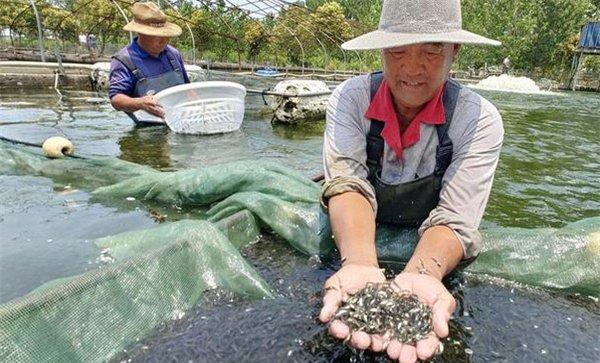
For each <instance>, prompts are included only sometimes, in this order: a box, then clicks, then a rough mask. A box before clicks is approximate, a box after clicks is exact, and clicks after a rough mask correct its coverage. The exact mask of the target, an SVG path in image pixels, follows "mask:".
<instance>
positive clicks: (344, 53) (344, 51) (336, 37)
mask: <svg viewBox="0 0 600 363" xmlns="http://www.w3.org/2000/svg"><path fill="white" fill-rule="evenodd" d="M266 1H276V2H278V3H280V5H282V6H285V5H288V6H293V7H301V6H300V5H298V4H296V3H287V2H285V1H282V0H266ZM301 8H302V9H304V10H306V11H307V12H309V13H313V12H314V10H310V9H308V8H306V7H301ZM319 32H320V33H321V34H323V35H325V36H326V37H327V38H329V39H330V40H334V38H332V37H331V36H329V35H328V34H327V33H325V32H322V31H320V30H319ZM335 39H336V40H337V41H343V39H341V38H340V37H339V36H335ZM338 48H340V50H341V51H342V56H343V57H344V62H345V63H347V62H348V58H347V55H346V50H345V49H344V48H342V46H341V44H340V45H338ZM352 53H354V54H355V55H356V56H357V57H358V60H359V62H360V64H361V66H363V67H364V61H363V58H362V57H361V56H360V52H359V51H353V52H352Z"/></svg>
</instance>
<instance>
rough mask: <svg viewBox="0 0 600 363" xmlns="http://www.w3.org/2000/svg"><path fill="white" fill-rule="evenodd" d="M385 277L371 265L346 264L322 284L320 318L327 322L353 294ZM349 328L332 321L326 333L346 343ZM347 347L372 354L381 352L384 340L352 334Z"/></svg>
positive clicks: (361, 334) (358, 333)
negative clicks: (368, 351) (368, 349)
mask: <svg viewBox="0 0 600 363" xmlns="http://www.w3.org/2000/svg"><path fill="white" fill-rule="evenodd" d="M383 282H385V276H384V274H383V270H382V269H380V268H378V267H375V266H370V265H361V264H354V263H348V264H346V265H344V266H343V267H342V268H341V269H340V270H339V271H337V272H336V273H335V274H334V275H333V276H331V277H330V278H329V279H327V281H326V282H325V294H324V296H323V308H322V309H321V313H320V314H319V319H320V320H321V321H322V322H323V323H328V322H330V321H331V320H332V319H333V317H334V315H335V312H336V311H337V309H338V308H339V307H340V306H341V304H342V303H343V302H344V301H346V300H347V299H348V297H349V296H350V295H352V294H355V293H357V292H358V291H359V290H362V289H363V288H365V287H366V286H367V284H368V283H383ZM350 333H351V332H350V328H349V327H348V326H347V325H346V324H344V323H342V322H341V321H339V320H334V321H331V324H330V325H329V334H331V335H332V336H334V337H335V338H338V339H342V340H345V339H347V338H348V336H349V335H350ZM350 344H351V345H352V346H354V347H355V348H358V349H367V348H369V347H370V348H371V349H372V350H375V351H381V350H383V339H382V338H380V337H372V336H369V335H368V334H367V333H365V332H354V333H352V336H351V337H350Z"/></svg>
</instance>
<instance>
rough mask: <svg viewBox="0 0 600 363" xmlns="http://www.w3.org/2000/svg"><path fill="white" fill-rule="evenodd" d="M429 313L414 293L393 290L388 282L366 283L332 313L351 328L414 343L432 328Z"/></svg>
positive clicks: (428, 309) (430, 314)
mask: <svg viewBox="0 0 600 363" xmlns="http://www.w3.org/2000/svg"><path fill="white" fill-rule="evenodd" d="M432 315H433V314H432V312H431V309H430V308H429V306H427V305H426V304H424V303H423V302H421V301H420V300H419V298H418V297H417V296H416V295H413V294H410V293H402V292H398V291H395V290H394V289H393V288H392V287H391V285H390V283H387V282H386V283H381V284H368V285H367V286H366V287H365V288H364V289H362V290H360V291H359V292H357V293H356V294H354V295H352V296H350V297H349V298H348V300H346V302H345V304H343V305H342V306H341V307H340V308H339V309H338V310H337V312H336V313H335V316H334V319H338V320H340V321H342V322H343V323H345V324H346V325H348V326H349V327H350V329H351V331H353V332H356V331H364V332H366V333H368V334H379V335H381V336H384V337H386V341H388V342H389V341H390V340H394V339H396V340H398V341H400V342H402V343H407V344H415V343H416V342H417V341H419V340H421V339H424V338H426V337H427V336H428V335H430V334H431V333H432V331H433V322H432Z"/></svg>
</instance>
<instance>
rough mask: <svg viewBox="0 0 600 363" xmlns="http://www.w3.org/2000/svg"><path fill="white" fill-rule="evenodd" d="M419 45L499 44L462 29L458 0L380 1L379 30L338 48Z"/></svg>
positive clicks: (372, 48)
mask: <svg viewBox="0 0 600 363" xmlns="http://www.w3.org/2000/svg"><path fill="white" fill-rule="evenodd" d="M419 43H455V44H479V45H496V46H497V45H500V44H502V43H500V42H499V41H497V40H493V39H489V38H486V37H483V36H481V35H477V34H475V33H471V32H469V31H466V30H463V29H462V15H461V10H460V0H384V1H383V8H382V11H381V19H380V20H379V29H377V30H375V31H372V32H370V33H367V34H363V35H361V36H359V37H357V38H354V39H352V40H350V41H347V42H346V43H344V44H342V48H343V49H345V50H374V49H385V48H394V47H400V46H403V45H410V44H419Z"/></svg>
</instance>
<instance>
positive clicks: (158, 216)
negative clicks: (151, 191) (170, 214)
mask: <svg viewBox="0 0 600 363" xmlns="http://www.w3.org/2000/svg"><path fill="white" fill-rule="evenodd" d="M150 217H151V218H152V219H154V221H155V222H157V223H162V222H164V221H166V220H167V215H166V214H162V213H161V212H159V211H157V210H155V209H151V210H150Z"/></svg>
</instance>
